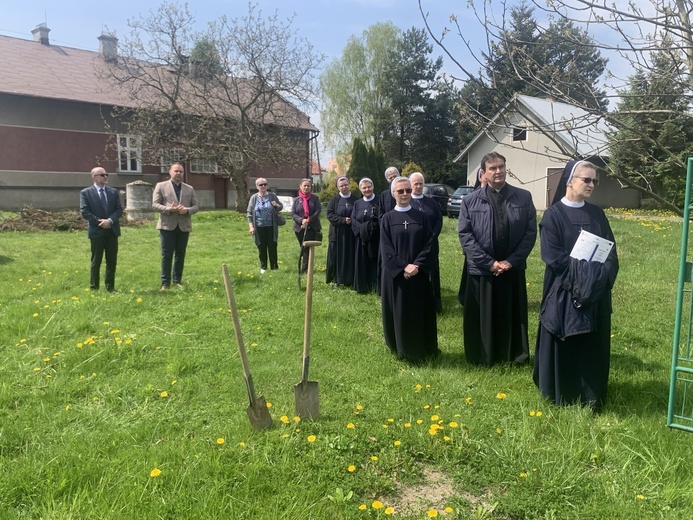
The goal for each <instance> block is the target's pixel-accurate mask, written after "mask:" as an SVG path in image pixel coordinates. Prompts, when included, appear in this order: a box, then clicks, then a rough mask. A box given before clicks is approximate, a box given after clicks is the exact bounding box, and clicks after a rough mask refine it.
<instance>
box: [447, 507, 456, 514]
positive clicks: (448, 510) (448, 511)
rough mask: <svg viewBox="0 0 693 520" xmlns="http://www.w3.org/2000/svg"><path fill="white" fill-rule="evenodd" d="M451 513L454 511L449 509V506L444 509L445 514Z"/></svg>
mask: <svg viewBox="0 0 693 520" xmlns="http://www.w3.org/2000/svg"><path fill="white" fill-rule="evenodd" d="M453 511H454V509H453V508H451V507H450V506H448V507H446V508H445V512H446V513H448V514H449V513H452V512H453Z"/></svg>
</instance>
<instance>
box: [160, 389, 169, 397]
mask: <svg viewBox="0 0 693 520" xmlns="http://www.w3.org/2000/svg"><path fill="white" fill-rule="evenodd" d="M159 395H160V396H161V397H164V398H166V397H168V392H166V391H164V392H161V393H160V394H159Z"/></svg>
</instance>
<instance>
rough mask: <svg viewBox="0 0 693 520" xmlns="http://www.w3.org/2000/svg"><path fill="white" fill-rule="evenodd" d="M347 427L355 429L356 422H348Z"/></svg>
mask: <svg viewBox="0 0 693 520" xmlns="http://www.w3.org/2000/svg"><path fill="white" fill-rule="evenodd" d="M347 428H349V429H350V430H353V429H354V428H355V426H354V423H353V422H350V423H349V424H347Z"/></svg>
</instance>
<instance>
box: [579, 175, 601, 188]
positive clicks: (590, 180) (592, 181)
mask: <svg viewBox="0 0 693 520" xmlns="http://www.w3.org/2000/svg"><path fill="white" fill-rule="evenodd" d="M575 178H576V179H582V182H584V183H585V184H594V185H595V186H597V185H598V184H599V179H593V178H592V177H575Z"/></svg>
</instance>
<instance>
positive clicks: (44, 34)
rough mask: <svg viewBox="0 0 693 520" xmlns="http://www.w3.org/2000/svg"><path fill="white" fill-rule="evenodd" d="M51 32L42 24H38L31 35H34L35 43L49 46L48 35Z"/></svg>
mask: <svg viewBox="0 0 693 520" xmlns="http://www.w3.org/2000/svg"><path fill="white" fill-rule="evenodd" d="M49 32H51V30H50V29H49V28H48V26H47V25H46V24H45V22H44V23H40V24H38V25H37V26H36V27H35V28H34V29H33V30H32V31H31V34H33V35H34V41H35V42H41V45H50V42H49V40H48V33H49Z"/></svg>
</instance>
